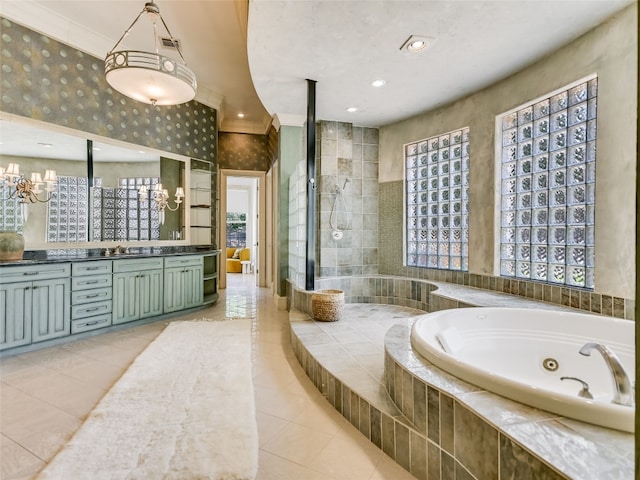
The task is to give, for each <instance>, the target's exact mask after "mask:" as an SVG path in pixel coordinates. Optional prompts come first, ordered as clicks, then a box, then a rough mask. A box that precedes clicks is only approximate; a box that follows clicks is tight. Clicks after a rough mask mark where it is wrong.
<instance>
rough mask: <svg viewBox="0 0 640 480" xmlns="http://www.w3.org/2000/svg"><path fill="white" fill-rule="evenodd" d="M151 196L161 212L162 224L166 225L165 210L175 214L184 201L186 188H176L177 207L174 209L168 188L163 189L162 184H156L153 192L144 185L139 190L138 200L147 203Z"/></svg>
mask: <svg viewBox="0 0 640 480" xmlns="http://www.w3.org/2000/svg"><path fill="white" fill-rule="evenodd" d="M149 195H151V200H153V201H155V202H156V205H157V207H158V210H159V220H160V224H161V225H164V209H165V208H167V209H169V210H171V211H172V212H175V211H176V210H178V208H180V204H181V203H182V199H183V198H184V188H182V187H178V188H176V193H175V197H176V199H175V204H176V206H175V207H173V208H171V206H170V205H169V192H168V191H167V189H166V188H162V184H161V183H156V184H155V185H154V186H153V188H152V189H151V190H149V189H148V188H147V186H146V185H142V186H141V187H140V189H139V190H138V198H139V199H140V201H141V202H146V201H147V199H148V198H149Z"/></svg>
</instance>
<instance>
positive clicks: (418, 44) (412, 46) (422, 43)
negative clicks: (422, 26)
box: [400, 35, 435, 53]
mask: <svg viewBox="0 0 640 480" xmlns="http://www.w3.org/2000/svg"><path fill="white" fill-rule="evenodd" d="M434 42H435V38H431V37H423V36H421V35H411V36H410V37H409V38H407V40H406V41H405V42H404V43H403V44H402V46H401V47H400V50H404V51H407V52H411V53H417V52H421V51H423V50H426V48H427V47H430V46H431V45H433V43H434Z"/></svg>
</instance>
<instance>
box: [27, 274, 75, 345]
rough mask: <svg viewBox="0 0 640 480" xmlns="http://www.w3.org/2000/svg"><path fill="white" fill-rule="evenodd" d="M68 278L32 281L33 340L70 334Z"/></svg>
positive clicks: (37, 340)
mask: <svg viewBox="0 0 640 480" xmlns="http://www.w3.org/2000/svg"><path fill="white" fill-rule="evenodd" d="M69 287H70V281H69V279H68V278H58V279H54V280H40V281H36V282H33V286H32V287H31V290H32V314H31V317H32V331H31V337H32V340H33V341H34V342H40V341H42V340H49V339H50V338H56V337H64V336H67V335H70V334H71V310H70V306H69V305H70V304H69Z"/></svg>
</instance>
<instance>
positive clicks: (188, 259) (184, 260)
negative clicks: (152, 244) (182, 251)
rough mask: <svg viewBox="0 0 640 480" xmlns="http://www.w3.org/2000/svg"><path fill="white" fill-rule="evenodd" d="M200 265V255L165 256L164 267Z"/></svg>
mask: <svg viewBox="0 0 640 480" xmlns="http://www.w3.org/2000/svg"><path fill="white" fill-rule="evenodd" d="M199 265H202V257H201V256H198V255H189V256H179V257H165V259H164V266H165V268H174V267H197V266H199Z"/></svg>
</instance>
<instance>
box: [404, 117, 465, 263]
mask: <svg viewBox="0 0 640 480" xmlns="http://www.w3.org/2000/svg"><path fill="white" fill-rule="evenodd" d="M404 161H405V185H406V192H405V197H406V219H407V225H406V262H407V266H409V267H429V268H441V269H448V270H463V271H466V270H468V269H469V128H462V129H460V130H455V131H452V132H448V133H444V134H442V135H438V136H435V137H431V138H427V139H425V140H420V141H418V142H414V143H410V144H408V145H405V151H404Z"/></svg>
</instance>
